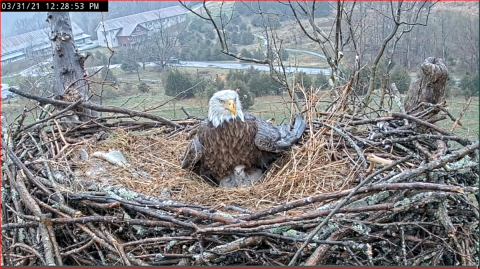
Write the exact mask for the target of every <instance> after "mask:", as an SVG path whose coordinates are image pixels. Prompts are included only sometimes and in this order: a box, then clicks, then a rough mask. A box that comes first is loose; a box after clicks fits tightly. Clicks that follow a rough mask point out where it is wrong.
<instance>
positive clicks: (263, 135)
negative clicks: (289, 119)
mask: <svg viewBox="0 0 480 269" xmlns="http://www.w3.org/2000/svg"><path fill="white" fill-rule="evenodd" d="M257 125H258V131H257V134H256V135H255V145H256V146H257V148H259V149H260V150H263V151H268V152H281V151H283V150H286V149H289V148H290V147H291V146H292V145H293V144H294V143H295V142H297V141H298V140H299V139H300V137H301V136H302V134H303V132H304V131H305V127H306V123H305V121H304V120H302V117H300V114H298V113H297V115H296V117H295V124H294V125H293V129H292V128H291V127H292V126H290V125H289V124H282V125H279V126H275V125H271V124H270V123H268V122H266V121H265V120H263V119H261V118H257ZM290 129H291V130H290Z"/></svg>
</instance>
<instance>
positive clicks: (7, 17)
mask: <svg viewBox="0 0 480 269" xmlns="http://www.w3.org/2000/svg"><path fill="white" fill-rule="evenodd" d="M36 13H38V12H1V14H0V16H1V23H2V24H1V28H2V29H1V31H2V36H11V35H12V34H13V23H14V22H15V20H17V19H25V18H31V17H33V15H35V14H36ZM41 13H43V12H41Z"/></svg>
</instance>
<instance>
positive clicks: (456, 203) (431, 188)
mask: <svg viewBox="0 0 480 269" xmlns="http://www.w3.org/2000/svg"><path fill="white" fill-rule="evenodd" d="M27 97H29V98H33V99H36V100H39V99H41V101H42V102H44V103H48V102H50V103H52V104H55V105H57V106H59V107H60V106H61V108H60V109H59V110H62V109H63V111H61V112H62V113H53V114H51V116H49V117H47V119H45V120H43V121H37V123H36V124H34V125H31V126H25V125H23V124H22V121H21V120H20V121H19V122H18V123H17V124H15V125H13V126H10V127H9V128H6V127H7V126H6V125H4V122H3V118H2V133H3V139H2V265H7V266H11V265H23V266H26V265H29V266H30V265H53V264H56V265H80V266H84V265H97V266H99V265H184V266H185V265H259V264H262V265H289V264H290V265H317V264H335V265H381V266H391V265H397V266H398V265H408V266H418V265H430V266H438V265H460V264H461V265H475V264H476V265H478V254H479V253H478V243H479V241H478V233H479V230H478V182H479V179H478V146H479V144H478V141H470V140H468V139H466V138H463V137H458V136H457V135H455V134H453V133H451V132H450V131H447V130H445V129H443V128H440V127H439V126H438V125H436V122H438V121H440V120H445V119H447V118H452V117H451V115H450V114H449V113H448V111H447V110H446V109H445V107H443V106H442V105H432V104H421V105H420V106H418V107H416V108H415V109H412V110H411V111H407V112H391V113H385V112H382V111H380V112H379V113H377V114H376V115H377V116H369V115H371V114H365V113H364V114H362V115H359V114H351V113H348V111H349V110H340V109H339V108H340V107H346V106H344V105H345V104H346V101H345V100H346V98H345V96H341V97H340V98H339V99H337V100H336V101H337V102H338V103H337V106H336V107H337V109H330V110H329V112H319V111H317V110H316V109H315V107H316V106H315V102H318V100H315V99H312V98H307V102H306V107H305V108H306V109H305V111H304V113H303V115H304V118H305V119H306V120H307V122H308V127H307V130H306V131H305V133H304V136H303V138H302V140H301V141H300V142H299V143H298V144H297V145H295V146H294V147H293V148H292V149H291V150H290V151H288V152H285V153H284V154H283V156H282V157H281V158H280V159H278V160H277V161H276V162H275V163H274V164H273V165H272V167H271V168H270V169H269V170H268V171H267V172H266V174H265V177H264V179H263V181H262V182H260V183H258V184H255V185H254V186H246V187H239V188H223V187H213V186H211V185H209V184H207V183H206V182H204V181H202V180H201V179H200V178H198V176H196V175H194V174H192V173H190V172H189V171H185V170H182V169H181V168H180V161H179V159H180V157H181V156H182V155H183V153H184V151H185V148H186V146H187V144H188V143H189V139H190V136H189V134H190V133H191V132H192V130H194V129H195V128H196V127H197V126H198V123H199V121H198V120H196V119H193V118H189V119H186V120H178V121H171V120H167V119H163V118H158V117H157V116H155V117H156V118H155V117H154V116H146V115H145V114H146V113H143V114H135V113H132V112H131V111H126V110H125V109H119V110H118V111H115V109H114V108H112V107H108V109H109V110H110V112H117V118H112V117H110V118H102V119H95V120H91V121H90V122H87V123H85V122H76V121H72V120H71V117H70V118H68V119H70V121H69V122H67V121H65V120H62V119H60V118H63V119H66V117H65V113H67V114H68V113H71V111H70V109H72V108H74V107H82V106H84V103H81V102H76V103H68V102H63V101H56V100H50V101H49V100H46V99H45V98H43V99H42V98H39V97H34V96H31V95H28V96H27ZM67 106H69V109H64V108H65V107H67ZM98 107H100V106H92V105H88V108H89V109H93V110H95V109H96V108H98ZM102 109H103V108H102ZM102 109H99V110H100V111H105V109H106V108H105V109H103V110H102ZM112 109H113V110H114V111H111V110H112ZM390 111H392V110H390ZM413 111H415V112H413ZM377 112H378V111H377ZM121 113H125V114H126V115H130V116H132V115H133V116H139V117H146V118H150V119H156V120H157V121H156V122H149V121H139V120H138V118H137V119H136V120H135V121H133V120H129V119H128V118H126V117H123V118H121V117H118V115H119V114H121ZM378 115H381V116H378ZM452 119H453V121H455V119H454V118H452ZM452 124H453V123H452ZM457 124H458V121H457V122H456V123H455V125H457ZM420 130H421V131H420ZM111 151H113V152H114V153H118V152H116V151H119V152H121V153H122V154H123V156H124V157H125V160H126V162H120V163H118V162H117V163H115V161H112V160H110V162H109V161H107V159H108V157H106V156H109V155H111V154H112V152H111ZM116 160H118V158H117V159H116Z"/></svg>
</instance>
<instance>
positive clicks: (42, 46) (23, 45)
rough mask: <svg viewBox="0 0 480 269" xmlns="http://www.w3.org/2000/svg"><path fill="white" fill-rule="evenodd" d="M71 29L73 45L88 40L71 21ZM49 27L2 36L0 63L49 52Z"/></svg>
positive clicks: (88, 37) (88, 36)
mask: <svg viewBox="0 0 480 269" xmlns="http://www.w3.org/2000/svg"><path fill="white" fill-rule="evenodd" d="M72 31H73V38H74V41H75V45H82V44H84V43H85V42H87V41H88V40H90V35H87V34H85V33H84V32H83V30H82V29H81V28H80V27H78V25H77V24H76V23H74V22H72ZM49 32H50V29H49V28H45V29H40V30H36V31H32V32H28V33H25V34H21V35H17V36H12V37H7V38H2V39H1V43H2V49H1V51H2V53H1V62H2V65H3V64H5V63H10V62H13V61H17V60H21V59H25V58H26V57H27V56H32V55H46V54H48V53H51V52H52V50H51V48H52V45H51V41H50V39H49Z"/></svg>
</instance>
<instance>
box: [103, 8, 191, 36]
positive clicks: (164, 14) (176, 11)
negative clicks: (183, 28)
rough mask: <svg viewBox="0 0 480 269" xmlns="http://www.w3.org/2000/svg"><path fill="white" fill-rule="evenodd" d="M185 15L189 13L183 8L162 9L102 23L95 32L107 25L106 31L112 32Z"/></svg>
mask: <svg viewBox="0 0 480 269" xmlns="http://www.w3.org/2000/svg"><path fill="white" fill-rule="evenodd" d="M185 13H187V10H186V9H185V8H183V7H182V6H173V7H167V8H161V9H156V10H151V11H147V12H143V13H138V14H133V15H129V16H125V17H120V18H116V19H111V20H106V21H104V22H100V23H99V24H98V25H97V28H95V31H97V30H98V28H99V27H101V26H102V24H103V25H105V31H110V30H115V29H120V28H122V27H125V26H126V25H130V24H134V23H144V22H147V21H155V20H158V19H165V18H169V17H174V16H178V15H182V14H185ZM102 30H103V29H102Z"/></svg>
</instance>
